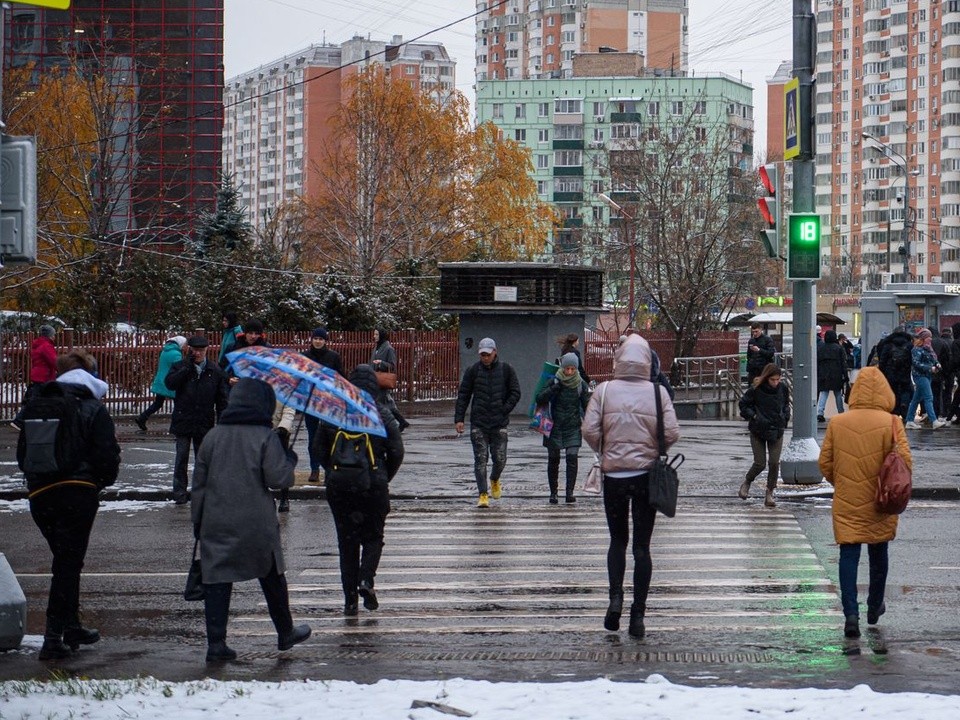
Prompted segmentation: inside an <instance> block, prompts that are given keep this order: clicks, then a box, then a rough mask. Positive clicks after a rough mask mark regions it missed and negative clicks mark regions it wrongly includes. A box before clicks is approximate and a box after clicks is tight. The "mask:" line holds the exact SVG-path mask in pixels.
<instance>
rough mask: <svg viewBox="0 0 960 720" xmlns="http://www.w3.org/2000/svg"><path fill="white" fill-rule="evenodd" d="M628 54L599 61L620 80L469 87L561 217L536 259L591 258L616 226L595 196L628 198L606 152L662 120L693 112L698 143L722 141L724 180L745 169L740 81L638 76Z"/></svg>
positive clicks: (748, 125)
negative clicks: (523, 154)
mask: <svg viewBox="0 0 960 720" xmlns="http://www.w3.org/2000/svg"><path fill="white" fill-rule="evenodd" d="M600 55H601V57H602V56H604V55H606V54H600ZM631 57H635V56H632V55H630V54H627V55H625V56H621V57H619V58H614V57H613V56H612V54H610V55H608V56H607V57H602V60H603V63H602V65H601V67H607V68H608V69H609V68H610V63H611V61H612V60H613V61H616V63H615V64H616V65H619V66H620V68H621V71H622V72H623V73H624V74H623V75H621V76H615V75H613V74H611V75H607V76H603V75H595V76H589V77H577V76H575V77H572V78H556V79H536V80H534V79H530V80H489V81H485V82H481V83H478V85H477V120H478V122H486V121H491V122H493V123H494V124H496V125H497V127H498V128H499V129H500V130H501V131H502V133H503V135H504V136H505V137H507V138H511V139H513V140H516V141H517V142H520V143H522V144H523V145H525V146H526V147H527V148H529V149H530V151H531V153H532V159H533V166H534V169H533V177H534V179H535V180H536V183H537V191H538V194H539V196H540V199H541V200H544V201H547V202H552V203H554V204H555V205H556V207H557V208H558V209H559V210H560V212H561V214H562V216H563V228H562V229H561V230H559V231H558V232H557V233H556V235H555V237H554V238H553V239H552V242H551V245H550V246H549V247H548V248H547V250H546V256H545V258H544V259H551V258H558V259H570V260H574V261H577V262H590V261H592V260H593V259H594V254H595V250H596V248H599V247H601V246H602V245H603V244H604V243H605V242H606V241H607V239H608V238H609V236H610V234H611V232H612V231H611V226H613V227H615V226H617V225H618V224H619V223H620V222H622V218H619V217H615V216H614V215H612V214H611V209H610V207H609V206H608V205H607V204H606V203H605V201H604V200H603V199H602V198H601V197H600V194H601V193H605V194H607V195H608V196H611V197H612V198H613V199H614V200H617V199H618V198H620V199H621V201H622V200H623V198H625V197H629V196H630V189H629V188H623V187H616V186H615V185H614V184H612V183H611V179H610V173H609V168H610V167H611V158H612V157H615V156H616V153H617V152H618V151H620V150H623V149H624V148H628V147H635V146H636V142H637V139H638V138H642V137H644V133H649V132H651V126H659V127H661V128H667V129H669V128H670V125H671V118H686V117H689V116H692V117H693V119H694V124H695V126H696V130H695V131H696V133H697V137H698V139H700V140H701V141H702V143H703V146H704V147H720V146H723V147H725V149H726V154H725V156H724V157H723V158H721V161H722V162H725V163H726V166H727V167H728V168H729V172H730V173H731V176H733V175H741V174H745V173H749V172H751V169H752V165H753V159H752V156H753V90H752V88H751V87H750V86H749V85H747V84H745V83H743V82H740V81H737V80H735V79H734V78H731V77H728V76H724V75H716V76H697V77H663V78H657V77H637V74H636V72H629V70H630V68H633V69H634V70H635V68H636V67H637V66H638V65H639V64H640V63H639V61H634V62H633V63H631V62H630V58H631ZM594 60H597V58H591V57H590V56H589V55H581V56H579V57H578V72H580V70H579V63H583V64H584V65H586V66H587V67H592V68H593V67H595V63H593V62H592V61H594ZM590 72H596V70H595V69H594V70H591V71H590ZM576 74H577V73H575V75H576ZM654 132H656V131H654ZM613 162H615V160H614V161H613ZM691 162H692V160H691ZM614 232H615V231H614Z"/></svg>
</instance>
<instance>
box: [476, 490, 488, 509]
mask: <svg viewBox="0 0 960 720" xmlns="http://www.w3.org/2000/svg"><path fill="white" fill-rule="evenodd" d="M477 507H490V498H489V497H487V494H486V493H480V499H479V500H477Z"/></svg>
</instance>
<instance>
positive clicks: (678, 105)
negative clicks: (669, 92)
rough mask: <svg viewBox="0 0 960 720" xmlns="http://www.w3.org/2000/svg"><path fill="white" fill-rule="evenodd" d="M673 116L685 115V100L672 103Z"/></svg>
mask: <svg viewBox="0 0 960 720" xmlns="http://www.w3.org/2000/svg"><path fill="white" fill-rule="evenodd" d="M670 114H671V115H683V100H674V101H672V102H671V103H670Z"/></svg>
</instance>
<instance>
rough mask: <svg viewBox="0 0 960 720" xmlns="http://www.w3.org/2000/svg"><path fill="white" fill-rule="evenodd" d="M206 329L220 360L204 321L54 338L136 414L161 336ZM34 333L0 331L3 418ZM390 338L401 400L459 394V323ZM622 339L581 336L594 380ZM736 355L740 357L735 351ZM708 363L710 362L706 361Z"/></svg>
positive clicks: (710, 338)
mask: <svg viewBox="0 0 960 720" xmlns="http://www.w3.org/2000/svg"><path fill="white" fill-rule="evenodd" d="M177 334H180V335H185V336H190V335H194V334H201V335H206V336H207V338H208V339H209V341H210V347H209V349H208V357H209V358H210V359H211V360H216V358H217V355H218V353H219V351H220V339H221V333H220V332H219V331H216V332H211V331H205V330H204V329H202V328H200V329H197V330H192V331H181V332H179V333H177V332H163V331H159V330H157V331H146V332H137V333H122V332H78V331H74V330H70V329H66V330H64V331H62V332H61V333H60V334H59V335H58V336H57V338H56V345H57V351H58V352H65V351H67V350H70V349H72V348H75V347H80V348H84V349H85V350H87V351H88V352H90V353H91V354H92V355H93V356H94V357H95V358H96V360H97V365H98V373H99V375H100V377H101V378H103V380H105V381H106V382H107V383H108V384H109V385H110V392H109V394H108V396H107V398H106V401H105V402H106V404H107V406H108V408H109V409H110V412H111V413H112V414H114V415H133V414H136V413H139V412H140V411H141V410H143V408H144V406H145V405H146V404H148V403H149V402H150V401H152V400H153V394H152V393H151V392H150V383H151V382H152V381H153V376H154V374H155V373H156V369H157V359H158V356H159V354H160V349H161V348H162V347H163V343H164V341H165V340H166V339H167V338H169V337H171V336H172V335H177ZM643 336H644V338H646V339H647V341H648V342H649V343H650V345H651V347H652V348H653V349H654V350H655V351H656V352H657V354H658V355H659V356H660V360H661V366H662V368H663V370H664V372H668V370H669V369H670V368H671V367H676V364H675V363H674V360H673V346H674V345H673V343H674V340H673V334H672V333H662V332H660V333H658V332H644V333H643ZM36 337H37V335H36V334H35V333H32V332H31V333H10V332H3V333H0V419H3V420H7V421H9V420H11V419H13V417H14V415H15V414H16V412H17V410H18V409H19V407H20V401H21V398H22V397H23V393H24V391H25V390H26V386H27V382H28V380H29V377H30V346H31V344H32V343H33V340H34V339H35V338H36ZM267 339H268V340H269V341H270V343H271V344H272V345H274V346H275V347H281V348H288V349H293V350H305V349H306V348H308V347H309V346H310V333H309V331H277V332H270V333H268V334H267ZM328 342H329V344H330V347H331V348H333V349H334V350H336V351H337V352H338V353H340V356H341V358H342V360H343V367H344V370H345V371H349V370H350V369H352V368H353V367H355V366H356V365H358V364H360V363H364V362H369V360H370V356H371V353H372V352H373V333H372V332H339V331H333V330H332V331H330V336H329V339H328ZM390 343H391V345H393V347H394V349H395V350H396V351H397V361H398V365H399V368H398V377H397V389H396V391H395V397H396V398H397V399H398V400H400V401H407V402H416V401H422V400H450V399H453V398H455V397H456V396H457V387H458V385H459V382H460V352H459V347H458V343H459V338H458V334H457V332H456V331H455V330H446V331H440V330H438V331H419V330H397V331H393V332H391V334H390ZM618 344H619V342H618V339H616V338H615V339H610V338H607V337H606V336H604V335H601V334H599V333H594V332H588V333H587V335H586V337H585V338H584V342H583V362H584V366H585V368H586V370H587V372H588V373H589V374H590V376H591V378H593V379H596V380H597V382H602V381H604V380H609V379H611V378H612V377H613V355H614V352H615V351H616V348H617V345H618ZM716 348H722V349H726V352H727V353H735V352H736V350H737V334H736V333H723V332H716V333H704V334H703V335H702V337H701V338H700V339H699V340H698V342H697V346H696V352H697V353H702V354H703V355H705V356H707V357H706V358H687V359H686V360H695V359H696V360H708V359H709V357H712V356H716V355H720V354H721V353H722V352H723V350H721V351H720V352H714V351H713V350H714V349H716ZM731 357H737V356H736V355H731ZM683 367H684V368H685V369H684V370H683V373H682V375H681V376H679V377H683V378H690V379H691V381H696V378H700V379H701V380H703V379H704V378H705V375H704V373H705V372H706V370H700V369H694V366H693V365H687V364H683ZM704 367H706V366H704Z"/></svg>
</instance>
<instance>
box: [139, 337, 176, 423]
mask: <svg viewBox="0 0 960 720" xmlns="http://www.w3.org/2000/svg"><path fill="white" fill-rule="evenodd" d="M186 346H187V339H186V338H185V337H184V336H183V335H174V336H173V337H172V338H169V339H168V340H167V341H166V342H165V343H164V344H163V347H162V348H160V358H159V359H158V360H157V373H156V375H154V376H153V382H152V383H151V384H150V391H151V392H152V393H153V402H152V403H150V405H149V407H147V409H146V410H144V411H143V412H142V413H140V414H139V415H137V417H136V418H134V422H135V423H136V424H137V427H138V428H140V431H141V432H146V431H147V420H148V419H149V418H150V416H151V415H153V414H154V413H156V412H159V411H160V409H161V408H162V407H163V404H164V403H165V402H166V401H167V398H173V397H175V396H176V393H175V392H174V391H173V390H171V389H170V388H168V387H167V386H166V385H165V384H164V382H163V381H164V380H165V379H166V377H167V373H168V372H170V368H172V367H173V366H174V364H176V363H178V362H180V361H181V360H183V350H184V348H185V347H186Z"/></svg>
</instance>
